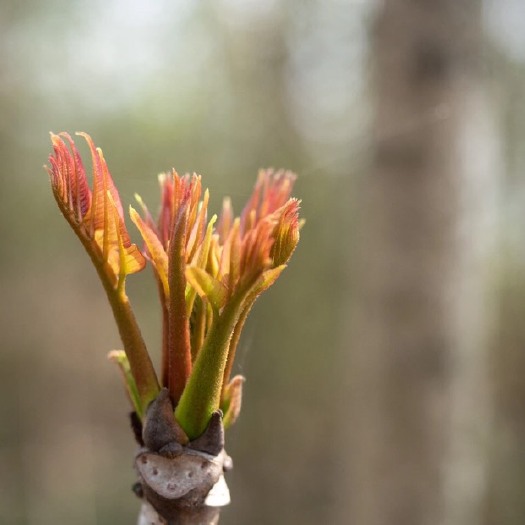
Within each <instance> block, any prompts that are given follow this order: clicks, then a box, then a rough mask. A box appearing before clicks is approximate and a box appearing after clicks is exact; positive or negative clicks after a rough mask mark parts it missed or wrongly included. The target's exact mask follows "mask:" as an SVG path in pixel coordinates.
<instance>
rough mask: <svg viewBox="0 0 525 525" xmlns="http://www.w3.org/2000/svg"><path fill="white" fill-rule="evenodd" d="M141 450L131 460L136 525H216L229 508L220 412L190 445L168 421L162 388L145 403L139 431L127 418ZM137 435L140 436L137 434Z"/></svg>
mask: <svg viewBox="0 0 525 525" xmlns="http://www.w3.org/2000/svg"><path fill="white" fill-rule="evenodd" d="M132 422H133V425H134V431H135V433H136V434H137V438H138V441H139V444H140V445H141V448H140V449H139V451H138V453H137V456H136V458H135V470H136V471H137V474H138V479H139V481H138V483H137V485H136V487H135V492H136V493H137V495H139V497H141V498H142V500H143V502H142V506H141V510H140V513H139V518H138V525H215V524H216V523H218V521H219V513H220V507H222V506H224V505H228V504H229V503H230V493H229V490H228V486H227V485H226V481H225V479H224V472H225V471H226V470H230V469H231V468H232V462H231V459H230V457H229V456H228V455H227V454H226V452H225V450H224V428H223V425H222V413H221V412H215V413H214V414H213V415H212V417H211V420H210V422H209V424H208V427H207V428H206V431H205V432H204V433H203V434H202V435H201V436H200V437H198V438H197V439H195V440H193V441H189V440H188V437H187V436H186V434H185V433H184V431H183V429H182V428H181V427H180V426H179V425H178V423H177V422H176V420H175V418H174V416H173V405H172V403H171V400H170V397H169V392H168V390H167V389H166V388H163V389H162V390H161V391H160V394H159V395H158V396H157V398H156V399H155V400H154V401H153V402H152V403H151V404H150V406H149V407H148V411H147V413H146V418H145V421H144V426H143V428H142V429H139V428H138V426H139V425H140V423H138V421H137V419H136V418H132ZM139 430H140V431H139Z"/></svg>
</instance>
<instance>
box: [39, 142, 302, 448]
mask: <svg viewBox="0 0 525 525" xmlns="http://www.w3.org/2000/svg"><path fill="white" fill-rule="evenodd" d="M79 135H81V136H82V137H84V138H85V140H86V141H87V143H88V146H89V148H90V151H91V157H92V166H93V189H92V190H91V188H90V186H89V184H88V181H87V177H86V172H85V169H84V165H83V162H82V159H81V156H80V155H79V153H78V150H77V148H76V146H75V143H74V141H73V139H72V138H71V137H70V135H68V134H67V133H60V134H59V135H55V134H51V140H52V143H53V154H52V155H51V156H50V157H49V163H50V166H49V167H48V168H47V169H48V172H49V175H50V179H51V186H52V189H53V194H54V196H55V199H56V201H57V203H58V206H59V208H60V210H61V212H62V213H63V215H64V216H65V218H66V219H67V221H68V222H69V224H70V225H71V227H72V228H73V230H74V232H75V233H76V234H77V236H78V238H79V239H80V241H81V242H82V244H83V246H84V248H85V249H86V251H87V252H88V254H89V256H90V257H91V260H92V261H93V264H94V266H95V268H96V270H97V272H98V275H99V277H100V279H101V281H102V284H103V286H104V289H105V291H106V294H107V296H108V299H109V302H110V304H111V307H112V310H113V314H114V317H115V320H116V323H117V326H118V328H119V332H120V336H121V339H122V342H123V346H124V350H123V351H114V352H112V353H111V354H110V355H111V357H112V358H113V359H114V360H115V361H116V362H117V363H118V364H119V365H120V368H121V370H122V372H123V376H124V378H125V383H126V387H127V391H128V394H129V397H130V399H131V401H132V403H133V406H134V409H135V411H136V412H137V414H138V416H139V417H140V418H142V417H143V416H144V414H145V411H146V409H147V407H148V405H149V404H150V403H151V401H152V400H153V399H155V398H156V397H157V395H158V393H159V390H160V387H161V386H164V387H167V388H168V390H169V394H170V398H171V401H172V403H173V406H175V418H176V419H177V421H178V423H179V424H180V425H181V426H182V428H183V429H184V431H185V432H186V433H187V435H188V437H189V438H190V439H194V438H196V437H198V436H199V435H201V434H202V432H203V431H204V430H205V428H206V426H207V424H208V422H209V420H210V418H211V415H212V413H213V412H214V411H216V410H217V409H219V408H220V409H222V411H223V413H224V424H225V426H226V427H227V426H229V425H230V424H232V423H233V422H234V421H235V419H236V417H237V416H238V414H239V411H240V403H241V389H242V383H243V378H242V377H241V376H235V377H233V378H232V377H231V372H232V365H233V361H234V358H235V351H236V347H237V344H238V342H239V337H240V334H241V330H242V328H243V325H244V322H245V320H246V318H247V316H248V313H249V311H250V309H251V308H252V306H253V304H254V302H255V300H256V299H257V297H258V296H259V295H260V294H261V293H262V292H263V291H265V290H266V289H267V288H269V287H270V286H271V285H272V284H273V283H274V282H275V280H276V279H277V278H278V277H279V275H280V274H281V272H282V271H283V270H284V268H285V267H286V263H287V262H288V260H289V258H290V257H291V255H292V253H293V251H294V249H295V247H296V245H297V242H298V240H299V229H300V226H301V224H300V221H299V201H298V200H296V199H294V198H291V197H290V195H291V191H292V188H293V184H294V181H295V175H293V174H292V173H290V172H285V171H278V172H274V171H272V170H263V171H261V172H260V173H259V177H258V180H257V183H256V185H255V188H254V190H253V193H252V195H251V197H250V199H249V200H248V202H247V204H246V206H245V207H244V209H243V211H242V213H241V215H240V216H239V217H235V216H234V214H233V210H232V206H231V203H230V200H229V199H228V198H226V199H224V201H223V206H222V212H221V214H220V217H219V218H218V217H217V216H215V215H214V216H212V217H211V218H210V219H208V211H207V208H208V201H209V193H208V191H207V190H206V191H203V188H202V183H201V177H200V176H198V175H195V174H194V175H184V176H179V175H178V174H177V173H176V172H175V170H173V171H172V172H171V173H168V174H162V175H161V176H160V177H159V182H160V190H161V206H160V212H159V214H158V218H157V220H155V219H154V218H153V217H152V215H151V214H150V212H149V211H148V209H147V207H146V205H145V204H144V203H143V202H142V200H141V199H140V197H138V196H137V201H138V203H139V205H140V208H141V213H139V212H137V211H136V210H135V209H133V208H131V207H130V216H131V219H132V221H133V222H134V224H135V225H136V227H137V228H138V230H139V232H140V234H141V235H142V238H143V239H144V250H143V251H141V250H139V248H138V247H137V246H136V245H135V244H133V243H132V242H131V240H130V236H129V233H128V231H127V229H126V226H125V222H124V213H123V208H122V204H121V201H120V197H119V194H118V192H117V189H116V187H115V185H114V183H113V180H112V178H111V175H110V173H109V170H108V167H107V165H106V162H105V160H104V156H103V154H102V151H101V150H100V149H99V148H96V147H95V145H94V144H93V141H92V140H91V138H90V137H89V135H87V134H85V133H79ZM147 261H149V262H150V263H151V266H152V267H153V269H154V272H155V276H156V278H157V282H158V290H159V296H160V303H161V308H162V314H163V315H162V317H163V338H162V340H163V342H162V363H161V374H160V381H159V379H158V377H157V374H156V372H155V369H154V367H153V364H152V361H151V358H150V356H149V353H148V351H147V348H146V344H145V342H144V340H143V338H142V335H141V333H140V329H139V327H138V324H137V322H136V319H135V316H134V315H133V311H132V308H131V305H130V302H129V298H128V297H127V295H126V290H125V280H126V277H127V276H128V275H129V274H133V273H136V272H138V271H140V270H142V269H143V268H144V267H145V265H146V262H147Z"/></svg>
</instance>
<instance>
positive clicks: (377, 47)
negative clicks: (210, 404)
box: [0, 0, 525, 525]
mask: <svg viewBox="0 0 525 525" xmlns="http://www.w3.org/2000/svg"><path fill="white" fill-rule="evenodd" d="M524 24H525V4H524V3H523V2H520V0H498V1H496V0H492V1H485V2H482V1H481V0H464V1H462V2H457V1H453V0H442V1H440V2H431V1H421V0H420V1H415V0H384V1H379V0H377V1H366V0H354V1H352V0H327V1H321V0H310V1H304V2H300V1H299V0H271V1H266V2H257V1H255V0H219V1H216V2H209V1H195V0H193V1H192V0H175V1H174V0H170V1H168V0H157V1H155V2H147V1H145V0H127V1H124V0H105V1H100V0H94V1H90V2H87V1H81V0H79V1H65V0H48V1H46V2H38V1H36V0H32V1H31V0H25V1H14V0H3V1H2V2H0V45H1V47H0V49H1V53H0V115H1V118H0V158H1V168H0V169H1V176H0V199H1V206H0V235H1V239H2V248H1V258H0V268H1V272H0V290H1V295H2V300H1V301H0V328H1V332H0V333H1V349H0V393H1V396H0V523H1V524H6V525H48V524H49V525H51V524H57V523H74V524H76V525H77V524H78V525H94V524H100V525H103V524H112V525H116V524H123V525H124V524H130V523H134V522H135V520H136V515H137V511H138V507H139V501H138V500H137V499H136V498H135V496H134V495H133V494H132V492H131V490H130V487H131V485H132V483H133V482H134V473H133V470H132V460H133V454H134V451H135V444H134V442H133V439H132V436H131V432H130V431H129V428H128V421H127V412H128V410H129V407H128V404H127V400H126V398H125V395H124V392H123V389H122V385H121V382H120V378H119V376H118V373H117V370H116V369H114V366H113V365H112V364H110V363H109V362H108V361H107V360H106V354H107V352H108V351H109V350H111V349H113V348H119V347H120V343H119V339H118V334H117V331H116V328H115V326H114V323H113V319H112V316H111V312H110V309H109V307H108V305H107V304H106V299H105V296H104V293H103V290H102V287H101V286H100V284H99V282H98V281H97V277H96V274H95V271H94V269H93V268H92V267H91V265H90V261H89V259H88V257H87V256H86V254H85V253H84V252H83V250H82V248H81V246H80V244H79V242H78V241H77V240H76V238H75V237H74V235H73V233H72V232H71V231H70V229H69V227H68V225H67V224H66V222H65V221H64V220H63V218H62V217H61V216H60V214H59V212H58V209H57V208H56V205H55V202H54V200H53V198H52V195H51V191H50V188H49V182H48V178H47V175H46V173H45V171H44V169H43V168H42V166H43V164H44V163H46V161H47V156H48V154H49V152H50V149H51V147H50V141H49V136H48V132H49V131H50V130H52V131H54V132H59V131H62V130H67V131H70V132H75V131H80V130H83V131H86V132H88V133H90V134H91V135H92V136H93V138H94V140H95V142H96V143H97V145H99V146H100V147H102V148H103V150H104V152H105V157H106V159H107V162H108V164H109V167H110V170H111V172H112V175H113V177H114V179H115V181H116V183H117V186H118V187H119V190H120V194H121V197H122V200H123V202H124V203H125V204H129V203H132V202H133V200H134V199H133V194H134V192H137V193H139V194H140V195H141V196H142V197H143V198H144V200H145V201H146V202H147V203H148V204H149V207H150V209H153V210H154V209H155V208H156V206H157V205H158V187H157V180H156V175H157V174H158V173H159V172H161V171H164V170H167V169H169V168H171V167H172V166H174V167H176V168H177V170H178V171H179V172H180V173H183V172H185V171H190V172H191V171H196V172H198V173H200V174H202V175H203V181H204V184H205V185H207V186H208V187H209V188H210V191H211V195H212V199H211V208H212V210H214V211H217V210H218V209H219V206H220V203H221V200H222V196H223V195H225V194H229V195H231V196H232V199H233V203H234V206H235V208H236V210H237V211H239V210H240V209H241V207H242V205H243V202H244V200H245V199H246V198H247V196H248V195H249V193H250V190H251V187H252V185H253V183H254V181H255V177H256V173H257V170H258V168H259V167H267V166H274V167H286V168H289V169H292V170H294V171H296V172H297V173H298V174H299V179H298V182H297V186H296V191H295V194H296V195H297V196H298V197H300V198H302V199H303V205H302V209H303V214H304V216H305V217H306V218H307V224H306V226H305V227H304V229H303V232H302V240H301V243H300V245H299V248H298V249H297V251H296V253H295V255H294V257H293V259H292V261H291V264H290V268H289V269H288V270H287V271H286V272H285V274H284V275H283V277H282V278H281V279H280V280H279V283H278V285H276V286H275V287H274V288H272V290H271V291H270V292H268V293H267V294H266V295H265V296H264V297H263V298H261V299H260V300H259V302H258V304H257V305H256V307H255V309H254V312H253V314H252V317H251V320H250V322H249V324H248V325H247V327H246V328H245V331H244V339H243V341H242V343H241V347H240V351H239V354H238V361H237V365H236V369H237V371H238V372H240V373H242V374H243V375H245V376H246V377H247V382H246V384H245V390H244V392H245V396H244V406H243V412H242V415H241V418H240V419H239V421H238V422H237V424H236V425H235V427H234V428H233V429H232V430H231V431H229V433H228V435H227V446H228V452H229V453H230V454H231V455H232V456H233V458H234V462H235V469H234V470H233V472H232V473H231V474H230V475H229V477H228V483H229V485H230V488H231V491H232V497H233V502H232V504H231V505H230V506H229V507H228V508H226V509H225V510H224V511H223V513H222V521H221V523H224V524H248V523H250V524H290V523H291V524H294V523H301V524H312V525H313V524H318V523H331V524H332V523H333V524H351V525H392V524H394V525H397V524H399V525H434V524H447V525H456V524H457V525H474V524H480V525H494V524H497V525H518V524H522V523H524V522H525V498H524V494H523V487H524V486H525V441H524V440H525V404H524V399H525V352H524V349H525V323H524V322H523V312H524V311H525V248H524V247H525V243H524V233H523V232H524V231H525V206H524V205H525V178H524V177H523V172H524V169H525V146H524V141H523V139H524V136H525V104H524V103H523V93H524V92H525V27H524ZM82 151H83V152H84V154H85V153H86V150H85V148H84V149H83V150H82ZM132 230H133V228H132V227H131V226H130V231H132ZM135 238H136V237H135ZM128 293H129V295H130V297H131V300H132V303H133V305H134V308H135V312H136V314H137V317H138V319H139V322H140V324H141V326H142V329H143V332H144V336H145V338H146V340H147V342H148V344H149V347H150V349H151V351H152V352H153V353H154V355H155V356H156V358H158V351H157V349H158V348H159V346H160V312H159V309H158V302H157V297H156V286H155V285H154V280H153V276H152V274H151V272H150V271H144V272H143V273H141V274H139V275H136V276H132V277H131V278H130V279H129V280H128Z"/></svg>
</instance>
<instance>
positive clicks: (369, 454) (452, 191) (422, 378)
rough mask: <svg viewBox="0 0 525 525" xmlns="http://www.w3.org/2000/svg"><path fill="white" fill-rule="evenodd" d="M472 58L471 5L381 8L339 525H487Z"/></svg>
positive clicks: (483, 299)
mask: <svg viewBox="0 0 525 525" xmlns="http://www.w3.org/2000/svg"><path fill="white" fill-rule="evenodd" d="M481 49H482V31H481V0H465V1H462V2H456V1H454V0H441V1H439V2H435V1H430V0H418V1H416V0H385V1H384V2H383V3H382V4H381V7H380V12H379V13H378V17H377V19H376V24H375V25H374V28H373V32H372V60H373V65H374V70H373V74H374V77H373V81H374V88H375V100H374V104H375V117H374V124H373V128H374V138H373V144H372V146H373V150H372V151H373V153H372V168H371V173H370V174H369V176H368V177H367V178H366V179H365V180H364V182H363V188H362V199H361V201H360V202H361V206H362V209H361V212H360V217H361V220H362V223H361V224H360V225H359V226H358V231H359V232H360V233H361V234H362V238H361V239H360V242H359V247H358V253H357V258H358V263H357V264H358V269H357V277H358V284H357V289H358V292H357V295H356V297H354V303H353V321H354V322H353V323H352V326H351V332H350V333H348V334H347V337H345V341H348V347H347V348H348V352H349V353H350V351H351V355H350V357H349V363H348V369H349V385H348V388H349V393H350V395H351V400H352V402H351V413H350V417H349V420H348V427H347V432H346V433H345V434H344V435H345V443H346V445H345V446H347V447H348V446H349V447H350V452H349V454H348V461H349V463H348V473H349V474H348V475H349V479H348V480H347V481H348V482H347V483H346V484H344V488H342V498H341V505H340V508H341V512H342V514H341V515H340V516H339V517H338V520H337V521H338V522H339V523H349V524H350V525H436V524H447V525H456V524H457V525H473V524H479V523H480V522H481V517H482V512H483V508H482V506H483V498H484V492H485V485H486V480H485V478H486V475H485V462H486V460H485V438H486V431H487V422H488V420H489V416H490V403H489V402H488V400H489V395H488V394H489V388H488V382H487V370H486V366H487V365H486V363H487V355H486V352H487V338H488V336H489V335H490V324H491V318H492V315H491V312H490V309H489V308H487V295H488V290H489V282H488V280H487V270H488V268H487V264H486V263H487V258H488V255H489V252H490V250H491V247H492V243H491V239H492V230H491V228H490V227H487V225H489V226H490V219H491V213H492V212H493V211H494V209H495V206H494V198H495V197H494V195H495V183H496V178H497V171H496V170H495V169H494V168H495V161H496V150H497V148H496V147H495V146H496V145H495V144H494V142H493V141H494V135H493V134H492V133H491V125H492V124H491V117H490V108H489V105H488V103H487V98H486V93H485V88H484V86H483V79H482V67H481V65H482V64H481V62H480V52H481ZM343 498H344V499H343Z"/></svg>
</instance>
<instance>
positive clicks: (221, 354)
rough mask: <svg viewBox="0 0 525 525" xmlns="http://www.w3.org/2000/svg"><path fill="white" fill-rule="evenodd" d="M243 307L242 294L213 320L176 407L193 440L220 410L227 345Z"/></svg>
mask: <svg viewBox="0 0 525 525" xmlns="http://www.w3.org/2000/svg"><path fill="white" fill-rule="evenodd" d="M241 306H242V297H241V299H237V300H235V299H234V300H232V302H230V303H229V304H228V305H226V306H225V307H224V310H223V311H222V313H221V314H220V315H219V316H218V317H217V318H216V320H215V321H214V322H213V324H212V327H211V329H210V331H209V332H208V334H207V336H206V339H205V341H204V344H203V346H202V348H201V349H200V351H199V354H198V356H197V360H196V361H195V364H194V365H193V370H192V374H191V376H190V378H189V380H188V383H187V384H186V388H185V389H184V391H183V393H182V396H181V398H180V401H179V403H178V405H177V408H176V409H175V418H176V419H177V421H178V422H179V424H180V425H181V426H182V428H183V429H184V431H185V432H186V434H187V435H188V437H189V438H190V440H193V439H196V438H197V437H199V436H200V435H201V434H202V433H203V432H204V431H205V430H206V427H207V425H208V422H209V420H210V418H211V415H212V414H213V412H215V411H216V410H218V409H219V405H220V400H221V392H222V381H223V376H224V369H225V367H226V360H227V358H228V348H229V345H230V340H231V337H232V333H233V330H234V328H235V324H236V323H237V321H238V319H239V315H240V312H241Z"/></svg>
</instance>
